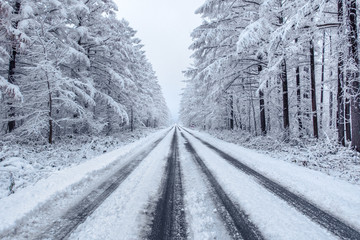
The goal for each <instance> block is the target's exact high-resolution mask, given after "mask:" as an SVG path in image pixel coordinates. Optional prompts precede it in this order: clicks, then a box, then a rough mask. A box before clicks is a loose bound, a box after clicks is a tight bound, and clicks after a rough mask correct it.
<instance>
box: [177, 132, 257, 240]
mask: <svg viewBox="0 0 360 240" xmlns="http://www.w3.org/2000/svg"><path fill="white" fill-rule="evenodd" d="M181 136H182V137H183V138H184V139H185V140H186V143H185V147H186V149H187V150H188V151H189V152H190V153H191V154H192V155H193V157H194V160H195V161H196V163H197V164H198V166H199V167H200V169H201V171H202V172H203V173H204V174H205V175H206V177H207V179H208V181H209V182H210V184H211V186H212V188H213V189H212V192H214V193H215V194H214V200H215V204H216V206H217V209H219V210H220V215H221V217H222V218H223V220H224V222H225V223H226V225H227V228H228V231H229V232H230V234H231V236H232V237H233V238H234V239H250V240H253V239H264V237H263V236H262V234H261V233H260V231H259V230H258V229H257V227H256V226H255V225H254V224H253V223H252V222H251V220H250V219H249V218H248V216H247V215H246V213H245V212H243V211H242V210H240V209H239V208H238V207H237V206H236V205H235V204H234V203H233V202H232V201H231V199H230V198H229V196H228V195H227V194H226V193H225V191H224V189H223V188H222V187H221V185H220V184H219V182H218V181H217V180H216V178H215V177H214V175H213V174H212V173H211V171H210V170H209V169H208V168H207V166H206V165H205V163H204V162H203V160H202V159H201V158H200V157H199V155H198V154H197V153H196V150H195V149H194V148H193V146H192V145H191V144H190V142H189V140H188V139H187V138H186V137H185V135H184V134H183V133H181Z"/></svg>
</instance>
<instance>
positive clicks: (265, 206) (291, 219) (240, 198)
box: [0, 129, 360, 240]
mask: <svg viewBox="0 0 360 240" xmlns="http://www.w3.org/2000/svg"><path fill="white" fill-rule="evenodd" d="M168 130H169V129H164V130H161V131H159V132H157V133H154V134H152V135H150V136H148V137H146V138H144V139H142V140H140V141H137V142H134V143H132V144H130V145H127V146H124V147H122V148H120V149H118V150H115V151H113V152H110V153H107V154H104V155H101V156H99V157H97V158H95V159H93V160H90V161H88V162H86V163H83V164H81V165H79V166H77V167H72V168H69V169H65V170H63V171H60V172H58V173H56V174H54V175H52V176H50V177H49V178H48V179H45V180H42V181H39V182H38V183H37V184H35V185H33V186H30V187H27V188H25V189H22V190H20V191H18V192H16V193H15V194H14V195H12V196H9V197H7V198H4V199H1V200H0V212H1V214H0V237H1V232H3V233H4V232H5V233H6V231H4V230H6V229H10V228H11V229H13V228H14V226H19V225H22V222H25V220H26V219H27V217H26V216H32V218H29V219H31V221H34V222H36V221H37V222H41V221H44V222H45V223H44V224H46V223H47V221H48V218H47V217H45V218H43V217H44V215H47V214H48V213H47V212H46V211H43V210H42V209H43V208H44V207H43V206H47V205H49V206H51V205H52V204H53V205H54V206H52V207H55V208H56V207H57V208H59V210H58V212H57V214H58V215H59V216H60V215H61V214H63V213H65V212H66V210H67V209H69V206H68V205H67V203H68V202H66V201H63V202H61V201H60V202H57V201H55V200H54V199H56V198H61V196H67V194H68V195H71V194H72V193H73V192H76V194H78V195H74V196H76V198H75V200H76V201H79V200H81V198H82V196H85V194H86V193H87V192H89V191H91V189H90V188H93V187H94V186H96V185H97V184H100V182H101V181H102V180H104V179H106V178H107V177H108V176H110V175H111V173H112V172H111V171H110V172H111V173H110V172H109V171H108V170H106V169H109V168H110V169H111V168H113V167H114V166H116V168H117V169H119V168H121V166H124V165H125V164H126V163H128V162H129V161H130V159H131V157H132V156H134V155H136V154H138V153H139V152H141V151H144V150H146V149H151V147H150V146H151V145H152V144H153V143H154V142H155V141H156V140H158V139H160V138H162V137H163V136H165V133H166V132H167V131H168ZM189 131H190V130H189ZM190 132H191V133H193V134H194V135H195V136H198V137H200V138H201V139H204V140H205V141H207V142H209V143H211V144H213V145H215V146H216V147H218V148H220V149H222V150H223V151H224V152H227V153H228V154H229V155H232V156H234V158H236V159H238V160H239V161H241V162H242V163H244V164H246V165H248V166H249V167H251V168H253V169H254V170H256V171H258V172H259V173H261V174H263V175H265V176H267V177H268V178H270V179H273V180H274V181H276V182H278V183H279V184H281V185H282V186H284V187H286V188H288V189H289V190H291V191H292V192H294V193H295V194H299V195H301V196H304V197H305V198H307V199H308V200H310V201H311V202H313V203H314V204H316V205H317V206H318V207H320V208H321V209H324V210H325V211H328V212H331V213H333V215H336V216H337V217H339V218H341V219H342V220H344V221H345V222H347V223H349V225H351V226H353V227H354V228H355V229H357V230H359V228H360V197H359V196H360V187H359V186H357V185H352V184H349V183H348V182H344V181H341V180H338V179H333V178H331V177H329V176H327V175H325V174H322V173H319V172H315V171H313V170H310V169H306V168H302V167H299V166H295V165H292V164H289V163H287V162H283V161H279V160H276V159H272V158H270V157H268V156H266V155H262V154H259V153H256V152H255V151H253V150H248V149H245V148H242V147H240V146H237V145H234V144H229V143H226V142H224V141H221V140H219V139H215V138H213V137H211V136H209V135H207V134H203V133H198V132H196V131H190ZM182 133H183V134H184V135H185V136H186V137H187V138H188V139H189V141H190V143H191V144H192V145H193V147H194V149H195V150H196V152H197V154H198V155H199V156H200V157H201V158H202V159H203V162H204V163H205V164H206V166H207V168H208V169H209V170H210V171H211V172H212V174H213V175H214V176H215V177H216V179H217V181H218V182H219V183H220V184H221V187H222V188H223V189H224V190H225V192H226V193H227V195H228V196H229V197H230V199H231V200H232V201H233V202H234V203H235V204H236V205H237V206H238V207H239V208H240V209H241V210H242V211H244V212H246V213H247V215H248V216H249V218H250V220H251V221H252V223H254V224H255V225H256V226H257V227H258V229H259V230H260V231H261V233H262V235H263V236H264V237H265V238H266V239H276V240H278V239H306V240H308V239H337V238H336V237H335V236H334V235H332V234H331V233H330V232H329V231H328V230H326V229H325V228H323V227H321V226H320V225H319V224H317V223H315V222H313V221H311V220H310V219H309V218H308V217H306V216H305V215H303V214H302V213H301V212H299V211H298V210H296V209H295V208H294V207H292V206H290V205H289V204H288V203H287V202H285V201H284V200H282V199H280V198H279V197H277V196H276V195H274V194H273V193H271V192H269V191H268V190H267V189H265V188H264V187H263V186H261V185H260V184H259V183H258V182H257V181H256V179H254V178H253V177H251V176H249V175H247V174H245V173H243V172H242V171H240V170H239V169H237V168H235V167H234V166H233V165H231V164H230V163H228V162H227V161H226V160H224V159H222V158H221V157H220V156H219V155H218V154H217V153H216V152H214V151H213V150H211V149H209V148H208V147H206V146H205V145H204V144H202V143H201V142H200V141H199V140H198V139H196V138H194V137H193V136H191V135H190V134H189V133H187V132H185V131H182ZM173 134H174V130H172V131H170V133H169V134H168V135H166V137H165V138H164V139H163V140H162V141H161V142H160V143H159V144H158V145H157V146H156V147H155V148H154V149H153V150H152V151H151V152H150V154H149V155H148V156H147V157H145V158H144V159H143V161H142V162H141V163H140V164H139V165H138V166H137V167H136V168H135V170H134V171H133V172H132V173H131V174H130V175H129V176H128V177H127V178H126V179H125V180H124V181H123V182H122V183H121V184H120V186H119V187H118V188H117V189H116V190H115V191H114V192H113V193H112V194H111V195H110V196H109V197H108V198H107V199H106V200H105V201H104V202H103V203H102V204H101V205H100V206H99V207H98V208H97V209H96V210H95V211H94V212H93V213H92V214H91V215H90V216H88V217H87V218H86V219H85V221H84V222H83V223H82V224H80V225H79V226H78V227H77V228H76V229H75V230H74V232H72V233H71V235H70V239H143V238H145V237H146V236H147V234H148V233H149V231H150V230H151V229H150V228H151V226H152V225H151V221H152V216H153V214H154V209H155V206H156V202H157V200H158V198H159V195H160V194H161V187H160V186H161V184H162V181H164V171H165V166H166V162H167V158H168V156H169V153H170V151H171V141H172V138H173ZM184 143H185V139H184V138H183V137H182V136H181V135H180V134H179V133H178V144H179V159H180V167H181V173H182V181H183V182H182V184H183V191H184V193H183V196H184V205H185V206H184V208H185V218H186V221H187V227H188V230H187V231H188V232H187V233H188V234H187V235H188V238H189V239H231V236H230V235H229V229H228V227H229V226H226V224H227V223H225V222H224V221H223V219H222V217H221V216H220V213H219V212H217V207H216V206H217V205H216V202H214V201H215V200H214V194H215V193H214V192H213V191H212V190H211V187H210V184H209V182H208V180H207V178H206V177H205V175H204V174H203V173H202V170H201V168H200V167H199V166H198V165H197V163H196V162H195V161H194V159H193V156H192V155H191V153H190V152H189V151H188V149H186V147H185V145H184ZM105 170H106V171H105ZM97 176H98V177H97ZM90 182H91V184H90ZM79 183H84V185H87V183H88V185H89V186H86V187H87V188H86V190H82V188H79V187H78V188H79V189H80V190H79V189H78V188H75V189H74V186H77V185H76V184H79ZM95 183H96V184H95ZM80 186H81V184H80ZM75 200H74V199H73V200H72V201H73V202H72V203H74V201H75ZM50 212H51V211H50ZM58 215H55V216H52V218H55V219H56V218H57V217H58ZM50 218H51V217H50ZM24 219H25V220H24ZM44 219H46V220H44ZM27 221H28V220H27ZM51 221H53V219H51ZM31 226H32V223H30V224H29V226H28V227H25V234H22V235H21V237H20V238H17V239H22V238H26V236H32V235H36V233H39V230H38V229H37V228H36V227H35V228H34V229H31ZM35 226H36V225H35ZM40 226H41V227H40V228H41V229H44V226H43V225H40ZM45 226H46V225H45ZM26 228H27V229H26ZM26 231H29V232H31V231H34V234H30V235H27V234H26ZM13 232H15V231H13ZM3 236H4V235H3ZM5 236H6V235H5ZM13 236H17V235H16V233H14V235H8V236H6V237H7V239H12V238H14V237H13Z"/></svg>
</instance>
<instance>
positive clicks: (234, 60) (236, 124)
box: [181, 0, 360, 151]
mask: <svg viewBox="0 0 360 240" xmlns="http://www.w3.org/2000/svg"><path fill="white" fill-rule="evenodd" d="M356 4H357V2H356V1H355V0H349V1H343V0H330V1H323V0H315V1H314V0H311V1H310V0H298V1H292V0H291V1H284V0H255V1H245V0H235V1H231V0H225V1H215V0H206V1H205V3H204V4H203V5H202V6H201V7H200V8H199V9H198V10H197V13H198V14H201V15H202V18H203V23H202V24H201V25H200V26H199V27H197V28H196V29H194V31H193V33H192V37H193V43H192V45H191V46H190V48H191V49H192V50H193V51H194V53H193V56H192V57H193V59H194V65H193V66H192V67H191V68H189V69H188V70H187V71H185V76H186V77H187V79H188V80H187V87H186V89H185V90H184V93H183V98H182V103H181V119H182V122H183V123H184V124H185V125H187V126H197V127H200V128H205V129H231V130H232V129H238V130H244V131H247V132H249V133H250V134H251V135H253V136H256V135H269V136H272V137H276V138H277V139H280V140H283V141H285V142H289V141H291V140H292V139H295V138H297V139H302V138H315V139H324V138H327V139H331V141H334V142H338V143H339V144H340V145H343V146H350V147H351V148H353V149H355V150H357V151H360V124H359V123H360V94H359V92H360V91H359V89H360V88H359V86H360V85H359V82H360V79H359V68H358V64H359V60H358V48H359V46H358V30H357V27H358V16H357V11H356V9H357V6H356Z"/></svg>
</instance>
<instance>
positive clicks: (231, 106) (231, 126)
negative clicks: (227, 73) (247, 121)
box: [230, 94, 234, 130]
mask: <svg viewBox="0 0 360 240" xmlns="http://www.w3.org/2000/svg"><path fill="white" fill-rule="evenodd" d="M230 129H231V130H234V98H233V95H232V94H230Z"/></svg>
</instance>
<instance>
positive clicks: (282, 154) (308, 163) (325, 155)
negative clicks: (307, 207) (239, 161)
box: [207, 130, 360, 185]
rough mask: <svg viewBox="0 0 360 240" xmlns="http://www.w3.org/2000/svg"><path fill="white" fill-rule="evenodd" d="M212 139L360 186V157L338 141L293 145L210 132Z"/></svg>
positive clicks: (297, 141)
mask: <svg viewBox="0 0 360 240" xmlns="http://www.w3.org/2000/svg"><path fill="white" fill-rule="evenodd" d="M207 132H208V133H209V134H210V135H212V136H214V137H216V138H219V139H222V140H224V141H227V142H231V143H235V144H238V145H240V146H243V147H246V148H250V149H255V150H256V151H257V152H260V153H264V154H267V155H270V156H272V157H273V158H276V159H279V160H283V161H287V162H291V163H293V164H296V165H298V166H302V167H306V168H310V169H314V170H317V171H321V172H323V173H326V174H328V175H330V176H335V177H337V178H339V179H343V180H346V181H349V182H351V183H354V184H359V185H360V154H359V153H356V152H354V151H352V150H351V149H349V148H346V147H340V146H339V145H338V144H337V143H336V139H328V138H325V139H323V140H321V141H319V140H315V139H310V138H309V139H296V138H295V139H291V140H290V142H289V143H286V142H282V141H279V140H277V139H275V138H272V137H270V136H266V137H263V136H258V137H253V136H251V135H250V134H249V133H248V132H245V131H230V130H209V131H207Z"/></svg>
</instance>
